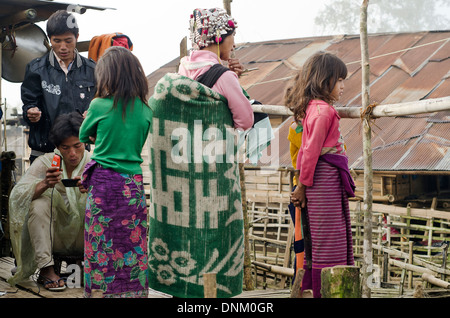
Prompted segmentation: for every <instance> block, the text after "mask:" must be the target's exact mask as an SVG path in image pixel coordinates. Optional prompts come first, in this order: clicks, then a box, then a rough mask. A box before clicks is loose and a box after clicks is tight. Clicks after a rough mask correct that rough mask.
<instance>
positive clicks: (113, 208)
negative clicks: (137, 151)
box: [82, 160, 148, 298]
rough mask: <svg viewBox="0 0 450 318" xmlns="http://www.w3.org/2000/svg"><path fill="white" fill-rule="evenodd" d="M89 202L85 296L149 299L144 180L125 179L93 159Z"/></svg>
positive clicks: (87, 179)
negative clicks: (94, 292)
mask: <svg viewBox="0 0 450 318" xmlns="http://www.w3.org/2000/svg"><path fill="white" fill-rule="evenodd" d="M82 180H83V181H82V182H83V185H84V187H85V188H86V189H89V194H88V198H87V203H86V218H85V231H84V238H85V243H84V244H85V246H84V291H85V297H91V293H92V291H93V290H100V291H101V292H102V293H103V297H105V298H106V297H127V298H128V297H130V298H138V297H147V296H148V278H147V262H148V254H147V231H148V225H147V206H146V202H145V193H144V187H143V183H142V175H130V174H120V173H117V172H115V171H113V170H111V169H105V168H103V167H102V166H101V165H100V164H98V163H97V162H95V161H94V160H92V161H91V162H89V163H88V164H87V165H86V168H85V171H84V173H83V177H82Z"/></svg>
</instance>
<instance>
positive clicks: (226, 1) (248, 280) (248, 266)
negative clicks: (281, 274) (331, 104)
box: [223, 0, 256, 290]
mask: <svg viewBox="0 0 450 318" xmlns="http://www.w3.org/2000/svg"><path fill="white" fill-rule="evenodd" d="M232 1H233V0H223V7H224V9H225V10H226V11H227V13H228V14H229V15H231V2H232ZM231 53H232V54H231V57H232V58H234V57H235V53H234V51H233V52H231ZM242 160H244V159H242ZM239 177H240V180H241V181H240V182H241V200H242V212H243V217H244V285H245V289H246V290H253V289H254V287H253V280H252V260H251V259H250V243H249V238H248V233H249V229H250V224H249V222H248V209H247V194H246V191H245V169H244V163H243V161H242V162H239ZM255 275H256V273H255Z"/></svg>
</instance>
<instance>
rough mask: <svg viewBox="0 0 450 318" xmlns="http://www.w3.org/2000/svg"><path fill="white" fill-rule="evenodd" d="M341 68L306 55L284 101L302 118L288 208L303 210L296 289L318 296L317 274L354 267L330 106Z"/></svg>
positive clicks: (348, 185) (349, 192) (340, 149)
mask: <svg viewBox="0 0 450 318" xmlns="http://www.w3.org/2000/svg"><path fill="white" fill-rule="evenodd" d="M346 77H347V67H346V66H345V64H344V63H343V62H342V61H341V60H340V59H339V58H338V57H336V56H335V55H333V54H330V53H326V52H318V53H316V54H314V55H313V56H311V57H310V58H309V59H308V60H307V61H306V63H305V65H304V66H303V68H302V70H301V71H300V76H299V77H298V79H297V80H296V81H295V82H294V84H293V86H292V88H291V89H289V90H288V95H289V96H286V101H287V105H286V106H288V107H290V108H291V109H292V111H293V112H294V116H295V118H302V125H303V138H302V145H301V148H300V150H299V153H298V157H297V167H296V169H297V170H299V180H298V186H297V188H296V189H295V190H294V191H293V193H292V194H291V201H292V202H293V203H294V205H296V206H298V207H300V208H302V209H304V210H305V209H306V210H305V212H306V214H307V221H308V225H309V232H310V236H311V237H310V239H311V241H310V242H311V243H310V244H311V259H308V258H309V257H308V255H305V263H304V269H305V275H304V278H303V281H302V290H305V289H312V290H313V295H314V297H316V298H318V297H321V294H320V287H321V279H320V275H321V270H322V268H325V267H333V266H336V265H354V259H353V250H352V234H351V224H350V215H349V206H348V197H350V196H354V193H353V191H354V183H353V180H352V178H351V176H350V173H349V170H348V158H347V156H346V153H345V146H344V141H343V138H342V135H341V133H340V128H339V120H340V117H339V115H338V113H337V111H336V109H335V108H334V107H333V103H334V102H336V101H338V100H339V98H340V96H341V95H342V93H343V90H344V80H345V78H346Z"/></svg>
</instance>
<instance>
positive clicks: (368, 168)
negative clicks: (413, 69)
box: [360, 0, 373, 298]
mask: <svg viewBox="0 0 450 318" xmlns="http://www.w3.org/2000/svg"><path fill="white" fill-rule="evenodd" d="M368 6H369V0H363V3H362V5H361V17H360V19H361V21H360V23H361V24H360V32H361V35H360V37H361V67H362V108H363V109H365V115H364V118H363V153H364V251H363V252H364V264H363V281H362V297H363V298H370V287H369V284H368V282H369V279H370V276H371V273H372V270H373V264H372V262H373V261H372V203H373V197H372V190H373V180H372V177H373V171H372V140H371V138H372V129H371V126H370V111H369V86H370V65H369V44H368V36H367V7H368Z"/></svg>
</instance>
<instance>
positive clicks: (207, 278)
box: [203, 273, 217, 298]
mask: <svg viewBox="0 0 450 318" xmlns="http://www.w3.org/2000/svg"><path fill="white" fill-rule="evenodd" d="M216 277H217V275H216V273H205V274H203V291H204V295H205V298H217V282H216Z"/></svg>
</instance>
